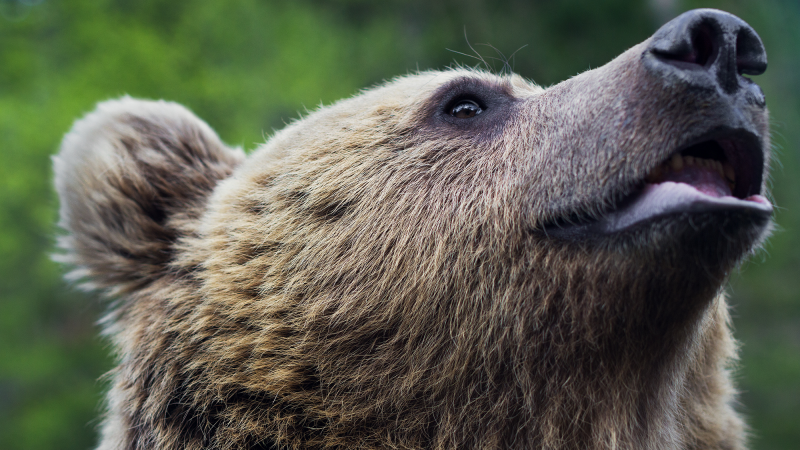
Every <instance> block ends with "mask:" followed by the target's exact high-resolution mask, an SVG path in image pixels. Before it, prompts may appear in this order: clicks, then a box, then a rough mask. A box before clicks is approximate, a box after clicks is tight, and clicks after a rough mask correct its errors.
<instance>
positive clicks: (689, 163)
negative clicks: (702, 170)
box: [683, 156, 696, 166]
mask: <svg viewBox="0 0 800 450" xmlns="http://www.w3.org/2000/svg"><path fill="white" fill-rule="evenodd" d="M683 162H684V164H686V165H687V166H694V165H696V163H695V160H694V157H692V156H684V157H683Z"/></svg>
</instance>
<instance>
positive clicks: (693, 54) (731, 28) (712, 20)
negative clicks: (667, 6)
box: [647, 9, 767, 94]
mask: <svg viewBox="0 0 800 450" xmlns="http://www.w3.org/2000/svg"><path fill="white" fill-rule="evenodd" d="M647 52H649V53H650V55H652V56H653V57H654V58H650V61H649V62H650V64H648V66H649V68H650V69H651V70H653V71H655V72H657V73H659V74H660V75H663V76H670V75H672V76H677V77H678V78H679V79H681V80H682V81H684V82H687V83H689V84H692V85H696V86H697V87H712V86H708V84H709V83H715V84H717V85H718V86H720V87H721V88H722V90H723V91H724V92H726V93H728V94H732V93H735V92H736V91H737V90H738V89H739V88H740V86H741V85H744V84H747V83H749V82H748V81H747V80H743V77H741V76H740V75H742V74H747V75H760V74H762V73H764V71H765V70H766V69H767V52H766V51H765V50H764V44H763V43H762V42H761V38H760V37H758V34H756V32H755V31H754V30H753V28H751V27H750V25H748V24H747V23H746V22H745V21H743V20H742V19H740V18H738V17H736V16H734V15H732V14H728V13H726V12H723V11H718V10H714V9H696V10H693V11H688V12H686V13H683V14H681V15H680V16H678V17H676V18H675V19H673V20H672V21H670V22H668V23H667V24H666V25H664V26H663V27H661V28H659V29H658V31H656V33H655V34H654V35H653V38H652V40H651V42H650V46H649V47H648V49H647Z"/></svg>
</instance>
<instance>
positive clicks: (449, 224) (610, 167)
mask: <svg viewBox="0 0 800 450" xmlns="http://www.w3.org/2000/svg"><path fill="white" fill-rule="evenodd" d="M647 44H648V42H645V43H643V44H640V45H639V46H637V47H634V48H632V49H631V50H629V51H627V52H626V53H624V54H623V55H621V56H620V57H618V58H617V59H615V60H614V61H612V62H611V63H609V64H608V65H606V66H604V67H602V68H599V69H596V70H592V71H589V72H586V73H584V74H582V75H580V76H577V77H574V78H572V79H570V80H568V81H565V82H563V83H561V84H558V85H556V86H553V87H551V88H548V89H542V88H540V87H537V86H535V85H533V84H531V83H529V82H527V81H525V80H523V79H522V78H520V77H518V76H516V75H509V76H497V75H492V74H488V73H484V72H480V71H476V70H465V69H457V70H450V71H445V72H423V73H419V74H415V75H410V76H406V77H402V78H399V79H396V80H394V81H392V82H389V83H387V84H386V85H384V86H381V87H377V88H374V89H372V90H369V91H366V92H364V93H362V94H360V95H358V96H356V97H355V98H352V99H349V100H344V101H341V102H339V103H336V104H334V105H332V106H329V107H324V108H321V109H320V110H318V111H316V112H313V113H311V114H309V115H308V116H307V117H305V118H304V119H302V120H299V121H297V122H295V123H293V124H291V125H290V126H288V127H287V128H286V129H284V130H283V131H281V132H279V133H277V134H276V135H275V136H274V137H273V138H271V139H270V140H269V141H268V142H267V143H266V144H265V145H263V146H262V147H261V148H259V149H258V150H257V151H256V152H255V153H254V154H252V155H250V156H249V158H248V159H247V161H246V162H243V161H244V155H243V153H242V152H241V151H240V150H238V149H236V150H234V149H230V148H228V147H226V146H224V145H223V144H221V143H220V141H219V139H218V138H217V136H216V135H215V134H214V132H213V131H212V130H211V129H210V128H209V127H208V126H207V125H206V124H204V123H203V122H201V121H200V120H199V119H197V118H196V117H194V116H193V115H192V114H191V113H189V112H188V111H186V110H185V109H184V108H182V107H180V106H177V105H175V104H172V103H166V102H148V101H140V100H134V99H130V98H123V99H120V100H115V101H109V102H106V103H103V104H101V105H100V106H98V109H97V110H96V111H95V112H92V113H91V114H89V115H88V116H86V117H85V118H83V119H82V120H80V121H78V122H77V123H76V124H75V126H74V128H73V130H72V131H71V132H70V133H69V134H68V135H67V136H66V138H65V140H64V143H63V145H62V148H61V151H60V153H59V154H58V155H57V156H56V157H55V170H56V187H57V189H58V192H59V193H60V195H61V198H62V207H61V225H62V226H63V227H64V228H65V229H66V230H68V231H69V234H68V235H67V236H65V237H64V238H63V239H62V241H61V247H62V248H63V249H64V250H65V254H64V255H63V258H64V259H65V260H66V261H67V262H69V263H70V264H72V265H74V267H76V269H75V270H74V271H73V272H72V277H74V278H76V279H77V278H82V279H86V280H90V283H91V284H90V286H91V287H94V288H97V289H100V290H102V291H104V292H105V293H107V294H108V295H109V296H111V297H113V298H115V299H118V300H117V301H116V302H115V303H114V304H113V307H112V308H111V312H110V313H109V315H108V316H107V317H106V318H105V320H104V324H105V327H106V333H107V334H108V335H109V336H110V337H111V339H113V342H114V345H115V349H116V351H117V353H118V358H119V365H118V367H117V368H116V369H115V370H114V371H113V375H112V376H113V387H112V389H111V392H110V394H109V400H108V415H107V417H106V419H105V423H104V426H103V438H102V443H101V444H100V447H99V448H100V449H102V450H112V449H114V450H123V449H125V450H134V449H201V448H219V449H278V448H293V449H300V448H362V449H368V448H375V449H377V448H398V449H401V448H402V449H410V448H481V449H488V448H547V449H652V450H655V449H675V448H687V449H701V448H702V449H739V448H742V446H743V427H742V423H741V421H740V419H739V418H738V416H737V415H736V413H735V412H734V411H733V409H732V406H731V402H732V396H733V393H734V391H733V388H732V386H731V383H730V380H729V374H728V370H727V369H726V366H727V364H728V363H729V361H730V360H731V358H733V357H734V354H735V344H734V342H733V340H732V338H731V335H730V332H729V330H728V325H729V315H728V311H727V306H726V302H725V298H724V295H723V294H722V293H721V286H722V285H723V284H724V282H725V280H726V277H727V274H728V273H729V272H730V271H731V269H733V268H734V267H735V266H736V265H737V264H738V262H739V261H741V259H742V258H743V257H745V256H746V255H747V254H748V252H750V251H752V250H753V249H754V248H755V247H756V246H757V245H758V243H759V242H760V241H761V240H762V239H763V237H764V235H765V233H766V230H767V228H768V226H767V224H766V223H757V221H754V220H753V219H752V218H750V217H747V216H746V215H744V214H739V213H733V212H726V213H702V214H701V213H698V214H694V215H688V214H683V215H677V216H674V217H669V218H664V219H663V220H659V221H657V222H655V223H650V224H648V225H647V226H642V227H638V228H634V229H632V230H629V231H627V232H625V233H618V234H614V235H609V236H604V237H602V238H598V239H590V240H581V239H566V238H556V237H553V236H550V235H548V233H547V231H546V230H547V227H546V225H548V224H552V223H555V222H557V221H559V220H572V219H574V218H576V217H596V216H598V215H600V214H602V213H603V212H604V211H607V210H608V209H609V208H610V207H612V206H613V205H614V204H615V202H617V201H618V200H619V199H620V198H622V197H623V196H624V195H625V194H626V193H629V192H631V190H632V189H634V188H636V187H637V186H638V185H640V184H641V180H642V179H643V178H644V177H645V175H646V174H647V173H648V171H649V170H650V169H652V168H653V167H655V166H656V165H658V164H660V163H661V162H662V161H663V160H664V159H665V158H666V157H667V156H669V154H671V153H672V152H673V151H674V150H675V149H676V148H677V147H679V146H681V145H684V144H685V143H686V142H688V141H691V140H692V139H695V138H697V137H698V136H700V135H703V134H704V133H707V131H708V130H710V129H714V128H715V127H718V126H722V125H724V124H727V123H728V122H727V121H729V120H730V117H731V115H732V114H734V112H731V108H730V106H729V104H728V103H726V102H727V100H726V99H725V98H724V97H723V96H721V95H717V94H713V93H712V94H709V93H708V92H705V91H701V90H692V89H687V88H686V87H685V86H683V85H681V84H680V83H678V82H672V81H668V82H665V81H664V80H663V79H658V78H656V77H654V76H653V75H652V74H651V73H650V72H648V71H647V70H646V69H645V68H644V67H643V63H642V58H641V55H642V53H643V52H644V51H645V48H646V46H647ZM464 93H468V94H470V95H476V94H477V95H478V96H479V97H480V98H481V99H482V101H483V102H484V103H485V104H486V105H485V106H486V107H485V111H484V113H483V114H481V116H480V121H472V122H469V123H465V122H463V121H462V122H459V121H458V120H453V118H452V117H451V116H448V115H447V114H446V113H445V112H444V111H446V108H443V107H442V105H448V104H451V103H452V101H453V99H457V98H461V97H459V96H463V95H464ZM737 111H738V110H737ZM738 113H740V114H741V111H739V112H738ZM744 114H745V115H746V120H747V121H748V123H749V124H751V126H752V128H753V130H754V132H756V133H757V135H758V136H759V137H760V139H761V142H760V143H759V144H760V146H761V148H762V149H767V148H768V142H767V139H768V138H767V134H768V132H767V116H766V110H765V109H764V108H763V107H758V106H757V105H754V106H752V108H750V109H749V110H747V111H744ZM765 151H766V150H765Z"/></svg>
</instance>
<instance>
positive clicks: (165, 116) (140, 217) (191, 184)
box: [53, 97, 244, 295]
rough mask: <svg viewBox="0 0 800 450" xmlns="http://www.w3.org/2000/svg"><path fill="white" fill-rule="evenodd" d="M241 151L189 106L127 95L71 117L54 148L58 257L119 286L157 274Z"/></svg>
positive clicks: (117, 290)
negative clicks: (63, 232)
mask: <svg viewBox="0 0 800 450" xmlns="http://www.w3.org/2000/svg"><path fill="white" fill-rule="evenodd" d="M243 159H244V153H243V152H242V151H241V149H230V148H228V147H226V146H225V145H224V144H222V142H221V141H220V140H219V137H217V135H216V134H215V133H214V131H212V130H211V128H210V127H209V126H208V125H206V124H205V123H204V122H203V121H201V120H200V119H198V118H197V117H196V116H195V115H194V114H192V113H191V112H189V111H188V110H187V109H186V108H184V107H182V106H180V105H178V104H175V103H169V102H164V101H143V100H135V99H132V98H130V97H123V98H121V99H119V100H111V101H107V102H104V103H101V104H99V105H98V106H97V109H96V110H95V111H93V112H91V113H89V114H88V115H87V116H86V117H84V118H83V119H80V120H78V121H77V122H76V123H75V124H74V126H73V127H72V130H71V131H70V132H69V133H68V134H67V135H66V136H65V137H64V141H63V142H62V144H61V149H60V151H59V153H58V154H57V155H56V156H54V157H53V165H54V170H55V185H56V190H57V191H58V194H59V197H60V200H61V208H60V216H61V219H60V226H61V227H63V228H64V229H65V230H66V231H67V232H68V234H67V235H66V236H63V237H61V238H60V239H59V247H60V248H61V249H62V250H64V253H63V254H61V255H57V256H56V259H57V260H59V261H61V262H66V263H69V264H72V265H73V266H74V267H75V270H73V272H72V273H71V274H70V276H69V277H70V278H73V279H76V278H77V279H81V278H82V279H87V281H88V282H87V283H86V285H85V286H87V287H90V288H100V289H105V290H107V292H108V293H109V294H112V295H118V294H123V293H125V292H130V291H132V290H135V289H140V288H142V287H144V286H146V285H147V284H149V283H151V282H152V281H154V280H156V279H157V278H159V277H160V276H162V275H163V274H164V273H165V271H166V269H167V264H168V263H169V262H170V260H171V259H172V254H173V249H174V244H175V242H176V240H177V239H179V238H180V237H181V236H182V235H184V234H187V233H190V232H191V229H192V227H193V226H196V222H197V221H199V217H200V215H201V214H202V212H203V211H204V209H205V204H206V200H207V198H208V196H209V194H210V193H211V191H212V190H213V189H214V187H215V186H216V184H217V183H218V182H219V181H220V180H222V179H225V178H227V177H228V176H229V175H230V174H231V173H232V172H233V170H234V168H235V167H236V166H237V165H239V163H240V162H241V161H242V160H243Z"/></svg>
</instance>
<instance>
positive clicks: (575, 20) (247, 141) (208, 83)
mask: <svg viewBox="0 0 800 450" xmlns="http://www.w3.org/2000/svg"><path fill="white" fill-rule="evenodd" d="M669 3H670V2H668V1H658V2H657V1H650V3H647V2H644V1H637V0H606V1H602V2H598V1H592V0H568V1H559V2H548V1H543V0H542V1H523V0H504V1H499V0H495V1H492V2H488V1H487V2H481V1H477V0H461V1H459V2H453V1H445V2H431V1H423V0H406V1H400V0H395V1H388V0H387V1H385V2H372V1H367V0H339V1H325V2H323V1H319V0H318V1H311V0H306V1H293V2H277V1H274V2H265V1H257V0H242V1H237V2H218V1H196V2H176V1H170V0H140V1H136V2H134V1H124V0H68V1H67V0H63V1H55V0H49V1H47V0H44V1H42V0H0V152H1V153H0V155H2V159H3V163H2V164H0V448H3V449H20V450H22V449H40V448H41V449H44V448H61V449H80V448H83V449H85V448H90V447H91V446H92V445H93V443H94V442H95V441H96V429H95V428H96V425H97V423H98V419H97V417H99V416H100V411H101V408H100V404H101V403H100V402H101V400H100V399H101V397H102V391H103V390H104V389H105V388H106V386H105V383H104V382H103V381H99V379H100V378H99V377H100V376H101V375H102V374H103V372H104V371H106V370H109V369H110V368H111V367H112V359H111V357H110V356H108V355H107V354H108V350H109V349H108V348H107V347H106V344H105V343H104V342H103V341H102V339H101V338H99V337H97V334H98V331H99V330H98V327H96V326H94V325H93V322H94V321H95V320H96V319H97V318H99V317H100V316H101V314H102V310H103V305H102V303H101V302H100V301H99V300H97V299H96V298H94V297H92V296H89V295H86V294H82V293H80V292H77V291H76V289H75V288H74V287H71V286H68V285H67V284H66V283H64V282H62V281H61V272H62V268H61V267H58V266H57V265H55V264H54V263H53V262H51V261H50V259H49V254H50V253H51V252H52V251H53V249H54V247H53V241H54V236H56V235H57V230H56V227H55V225H54V223H55V221H56V218H57V203H56V199H55V195H54V193H53V191H52V187H51V178H52V174H51V169H50V155H51V154H53V153H54V152H55V151H56V149H57V147H58V143H59V141H60V139H61V137H62V136H63V134H64V133H65V132H66V131H67V130H68V129H69V127H70V124H71V123H72V121H73V120H74V119H75V118H76V117H79V116H80V115H82V114H84V113H85V112H87V111H89V110H91V108H92V107H93V105H94V104H95V103H96V102H97V101H100V100H103V99H106V98H110V97H116V96H120V95H123V94H130V95H132V96H138V97H145V98H167V99H171V100H175V101H178V102H180V103H183V104H186V105H188V106H189V107H190V108H191V109H193V110H194V111H195V112H196V113H197V114H198V115H199V116H200V117H202V118H204V119H205V120H207V121H208V122H209V124H210V125H211V126H212V127H213V128H215V129H216V130H218V132H219V133H220V135H221V136H222V138H223V139H224V140H225V141H226V142H228V143H230V144H233V145H242V146H244V147H245V148H247V149H252V148H253V147H255V146H256V145H257V144H258V143H260V142H263V141H264V139H265V138H266V136H267V135H269V134H270V133H271V132H272V130H273V129H278V128H281V127H282V126H283V124H284V123H286V122H287V121H290V120H292V119H293V118H295V117H298V115H300V114H302V113H303V112H304V111H305V109H306V108H308V109H313V108H315V107H316V106H317V105H318V104H320V103H329V102H332V101H335V100H337V99H339V98H343V97H348V96H350V95H352V94H354V93H356V92H358V89H361V88H364V87H369V86H371V85H374V84H376V83H379V82H380V81H382V80H384V79H388V78H391V77H393V76H396V75H402V74H404V73H408V72H412V71H415V70H417V69H423V70H424V69H428V68H442V67H445V66H447V65H450V64H452V63H453V62H458V63H463V64H467V65H475V64H480V63H481V61H480V60H479V59H476V58H474V57H472V56H470V55H475V51H477V52H479V53H480V54H481V55H482V57H483V59H484V61H485V63H486V64H487V65H489V66H491V67H492V68H493V69H494V70H502V69H503V68H504V66H505V64H506V63H508V64H509V65H510V66H513V68H514V70H515V71H517V72H519V73H521V74H522V75H523V76H526V77H528V78H531V79H534V80H536V81H537V82H539V83H540V84H543V85H549V84H552V83H555V82H558V81H560V80H562V79H564V78H567V77H569V76H572V75H575V74H577V73H579V72H581V71H583V70H586V69H588V68H591V67H597V66H600V65H602V64H604V63H605V62H607V61H608V60H610V59H611V58H613V57H614V56H616V55H617V54H619V53H621V52H622V51H623V50H624V49H626V48H628V47H630V46H632V45H634V44H636V43H638V42H640V41H642V40H644V39H646V38H647V37H648V36H649V35H650V34H651V33H652V32H653V31H655V29H656V28H657V27H658V26H659V25H660V24H661V23H662V22H663V21H664V20H666V19H668V18H670V17H671V16H672V15H674V14H677V13H679V12H681V11H683V10H685V9H690V8H694V7H708V6H712V7H717V8H720V9H724V10H728V11H731V12H733V13H735V14H737V15H739V16H740V17H742V18H743V19H745V20H746V21H748V22H749V23H750V24H751V25H753V26H754V28H755V29H756V30H757V31H758V32H759V33H760V35H761V37H762V38H763V40H764V42H765V44H766V47H767V49H768V51H769V59H770V68H769V70H768V71H767V73H766V74H765V75H763V76H761V77H759V78H758V82H759V83H760V84H761V85H762V87H763V89H764V91H765V93H766V95H767V99H768V102H769V105H770V109H771V112H772V125H773V130H774V139H773V140H774V143H775V146H776V153H777V155H778V159H779V161H780V162H779V163H775V164H774V166H775V172H774V176H773V179H772V185H773V188H774V199H775V201H776V202H777V204H778V205H780V206H781V207H782V208H781V209H779V210H778V211H777V212H776V221H777V224H778V229H777V231H776V233H775V235H774V236H773V237H772V238H771V240H770V241H769V243H768V245H767V246H766V250H765V251H764V252H762V253H759V254H758V255H756V256H755V258H754V259H753V262H751V263H749V264H748V265H747V267H746V270H744V271H743V272H744V273H743V274H742V275H741V276H734V281H733V290H732V301H733V303H734V305H735V307H736V311H735V313H736V314H735V315H736V317H735V325H736V328H737V336H738V337H739V338H740V339H741V340H742V341H743V343H744V344H743V351H742V366H741V369H740V370H739V378H740V386H741V387H742V388H743V391H744V392H743V395H742V402H743V407H742V408H743V409H744V410H745V411H746V412H747V414H748V415H749V416H751V420H750V422H751V424H752V425H753V435H754V438H753V447H754V448H758V449H789V448H794V447H795V446H796V442H798V441H800V427H798V426H797V417H798V415H799V414H800V381H798V380H800V276H799V275H800V251H798V250H797V249H798V248H800V232H798V231H800V230H798V228H800V176H799V175H800V157H799V156H798V152H797V145H798V143H800V127H797V124H798V123H800V76H798V74H800V56H799V54H798V52H797V49H798V48H800V27H798V26H797V24H798V23H800V5H798V3H797V2H796V1H794V0H762V1H760V2H744V1H742V0H716V1H704V2H702V4H701V3H700V2H697V1H694V0H686V1H683V2H678V3H679V4H678V6H674V7H673V8H672V10H670V8H669ZM651 4H652V5H656V4H662V5H667V7H666V9H664V8H662V9H658V10H657V9H656V8H654V7H651V6H649V5H651ZM468 42H469V43H470V44H471V46H470V44H468ZM487 43H488V44H491V45H492V46H493V47H492V46H488V45H486V44H487ZM471 47H472V48H471ZM447 49H451V50H453V51H448V50H447ZM473 49H474V50H473ZM462 53H463V54H466V55H462ZM512 54H513V56H511V55H512ZM506 58H508V60H507V61H506Z"/></svg>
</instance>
